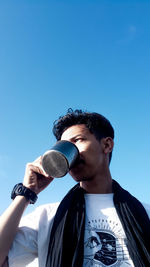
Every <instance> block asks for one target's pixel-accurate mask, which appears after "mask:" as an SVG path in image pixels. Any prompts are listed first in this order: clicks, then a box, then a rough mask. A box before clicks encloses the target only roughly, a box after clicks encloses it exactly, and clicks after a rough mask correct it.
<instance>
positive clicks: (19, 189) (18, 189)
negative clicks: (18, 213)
mask: <svg viewBox="0 0 150 267" xmlns="http://www.w3.org/2000/svg"><path fill="white" fill-rule="evenodd" d="M16 196H24V197H25V198H26V199H27V200H28V201H30V204H34V203H35V202H36V200H37V198H38V197H37V195H36V193H35V192H33V191H32V190H31V189H29V188H27V187H25V186H24V185H23V184H22V183H19V184H16V185H15V186H14V188H13V190H12V193H11V199H14V198H15V197H16Z"/></svg>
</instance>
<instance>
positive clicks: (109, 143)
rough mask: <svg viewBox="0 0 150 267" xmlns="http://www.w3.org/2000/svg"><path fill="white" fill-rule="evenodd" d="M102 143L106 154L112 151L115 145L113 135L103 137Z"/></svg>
mask: <svg viewBox="0 0 150 267" xmlns="http://www.w3.org/2000/svg"><path fill="white" fill-rule="evenodd" d="M102 143H103V152H104V153H105V154H108V153H110V152H112V150H113V147H114V140H113V139H112V138H111V137H105V138H103V139H102Z"/></svg>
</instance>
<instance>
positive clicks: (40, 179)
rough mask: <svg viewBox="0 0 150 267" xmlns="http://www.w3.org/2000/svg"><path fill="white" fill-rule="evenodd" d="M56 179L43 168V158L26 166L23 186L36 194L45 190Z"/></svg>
mask: <svg viewBox="0 0 150 267" xmlns="http://www.w3.org/2000/svg"><path fill="white" fill-rule="evenodd" d="M53 179H54V178H52V177H50V176H49V175H48V174H47V173H46V172H45V171H44V169H43V167H42V156H40V157H39V158H37V159H36V160H35V161H33V162H31V163H28V164H27V166H26V171H25V176H24V181H23V185H24V186H26V187H27V188H29V189H31V190H32V191H34V192H35V193H36V194H38V193H40V192H41V191H42V190H43V189H45V188H46V187H47V186H48V185H49V184H50V183H51V182H52V181H53Z"/></svg>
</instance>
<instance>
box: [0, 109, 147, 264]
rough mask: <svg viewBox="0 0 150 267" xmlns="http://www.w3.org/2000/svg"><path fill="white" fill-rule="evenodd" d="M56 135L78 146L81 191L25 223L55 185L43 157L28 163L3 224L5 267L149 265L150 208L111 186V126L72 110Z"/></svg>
mask: <svg viewBox="0 0 150 267" xmlns="http://www.w3.org/2000/svg"><path fill="white" fill-rule="evenodd" d="M53 133H54V135H55V136H56V139H57V140H67V141H70V142H72V143H74V144H75V145H76V146H77V147H78V150H79V161H78V164H76V165H75V166H74V167H73V168H72V169H71V170H70V175H71V176H72V177H73V179H74V180H75V181H76V182H77V185H76V186H75V187H73V188H72V189H71V190H70V191H69V192H68V194H67V195H66V196H65V198H64V199H63V200H62V202H61V203H60V204H58V203H54V204H48V205H44V206H41V207H39V208H37V209H36V211H35V212H33V213H32V214H30V215H27V216H26V217H25V218H23V219H22V220H21V222H20V219H21V217H22V214H23V211H24V209H25V208H26V206H27V205H28V204H29V203H30V202H34V201H35V200H36V195H37V194H39V193H40V192H41V191H42V190H43V189H44V188H45V187H47V186H48V185H49V184H50V183H51V182H52V180H53V178H52V177H49V176H48V175H47V174H46V173H45V172H44V170H43V168H42V166H41V160H42V157H39V158H38V159H37V160H35V161H34V162H33V163H29V164H27V168H26V172H25V176H24V181H23V186H24V187H22V185H19V186H18V187H17V190H15V193H14V194H13V195H14V200H13V202H12V204H11V206H10V207H9V208H8V209H7V210H6V212H5V213H4V214H3V216H2V217H1V221H0V252H1V253H0V264H1V265H0V266H2V264H4V266H8V262H9V266H15V267H16V266H19V267H21V266H27V265H28V264H29V263H30V262H32V261H33V260H34V258H36V257H38V266H41V267H43V266H47V267H82V266H84V267H85V266H86V267H90V266H93V267H94V266H95V267H99V266H136V267H137V266H149V265H150V246H149V240H150V220H149V215H150V209H149V210H145V208H144V207H143V206H142V204H141V203H140V202H139V201H138V200H137V199H135V198H134V197H133V196H131V195H130V194H129V193H128V192H127V191H125V190H124V189H123V188H121V187H120V186H119V184H118V183H117V182H116V181H114V180H112V177H111V174H110V170H109V164H110V160H111V156H112V150H113V145H114V141H113V139H114V130H113V128H112V126H111V124H110V122H109V121H108V120H107V119H106V118H104V117H103V116H102V115H100V114H97V113H88V112H82V111H81V110H75V111H73V110H69V111H68V113H67V114H66V115H65V116H62V117H60V118H59V119H58V121H56V122H55V124H54V128H53ZM20 188H21V189H20ZM20 190H23V191H22V192H23V193H22V192H21V194H20ZM24 192H25V193H24ZM19 223H20V225H19ZM18 225H19V227H18ZM7 255H8V258H7Z"/></svg>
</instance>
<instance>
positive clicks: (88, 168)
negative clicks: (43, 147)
mask: <svg viewBox="0 0 150 267" xmlns="http://www.w3.org/2000/svg"><path fill="white" fill-rule="evenodd" d="M61 140H67V141H70V142H72V143H74V144H75V145H76V146H77V147H78V149H79V156H80V161H79V163H78V164H77V165H76V166H75V167H73V168H72V169H71V171H70V175H71V176H72V177H73V178H74V179H75V180H76V181H86V180H91V179H93V178H94V177H95V176H98V175H100V174H101V172H102V171H103V167H104V166H103V165H104V164H103V162H104V153H103V149H102V142H101V141H98V140H97V139H96V138H95V136H94V135H93V134H92V133H90V131H89V129H88V128H87V127H86V126H85V125H84V124H79V125H73V126H71V127H69V128H67V130H65V131H64V133H63V134H62V136H61Z"/></svg>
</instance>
